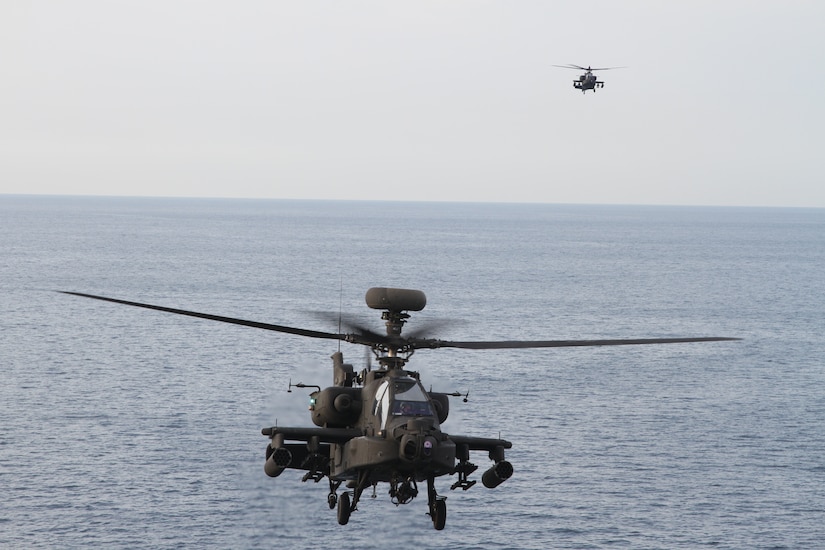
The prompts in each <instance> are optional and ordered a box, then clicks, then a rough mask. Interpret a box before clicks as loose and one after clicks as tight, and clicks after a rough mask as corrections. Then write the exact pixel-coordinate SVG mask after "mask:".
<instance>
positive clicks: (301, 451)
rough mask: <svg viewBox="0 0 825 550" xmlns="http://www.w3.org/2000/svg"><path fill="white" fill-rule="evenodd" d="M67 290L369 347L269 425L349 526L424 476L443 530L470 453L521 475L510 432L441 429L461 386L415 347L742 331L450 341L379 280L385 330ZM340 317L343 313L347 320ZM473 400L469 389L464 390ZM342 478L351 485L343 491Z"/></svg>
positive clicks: (498, 478) (338, 356) (501, 476)
mask: <svg viewBox="0 0 825 550" xmlns="http://www.w3.org/2000/svg"><path fill="white" fill-rule="evenodd" d="M61 292H62V293H64V294H70V295H73V296H82V297H85V298H94V299H96V300H104V301H107V302H114V303H117V304H124V305H129V306H136V307H141V308H146V309H152V310H156V311H163V312H167V313H175V314H178V315H187V316H190V317H198V318H201V319H209V320H213V321H220V322H224V323H232V324H236V325H243V326H249V327H255V328H260V329H264V330H271V331H275V332H284V333H288V334H295V335H298V336H306V337H309V338H321V339H328V340H338V341H339V342H340V341H344V342H349V343H353V344H360V345H363V346H367V347H368V348H370V349H371V350H372V352H373V354H374V355H375V357H376V359H377V361H378V363H379V365H380V366H379V368H377V369H375V370H373V369H369V368H367V369H364V370H363V371H362V372H360V373H358V374H356V373H355V371H354V369H353V367H352V365H350V364H347V363H344V357H343V354H342V353H341V352H340V351H337V352H335V353H334V354H333V355H332V371H333V385H332V386H330V387H328V388H326V389H323V390H322V389H321V388H320V387H319V386H313V385H307V384H303V383H298V384H292V382H291V381H290V384H289V386H290V387H289V389H290V391H291V389H292V387H298V388H317V389H316V390H315V391H313V392H312V393H311V394H310V407H309V410H310V416H311V418H312V422H313V423H314V424H315V425H316V426H317V427H314V428H309V427H300V428H290V427H281V426H273V427H270V428H264V429H263V430H262V433H263V435H265V436H268V437H269V438H270V440H271V441H270V443H269V444H268V445H267V447H266V462H265V465H264V471H265V472H266V474H267V475H269V476H270V477H277V476H279V475H280V474H281V473H283V471H284V470H285V469H287V468H294V469H298V470H303V471H305V472H306V473H305V474H304V476H303V479H302V480H303V481H304V482H306V481H308V480H310V479H311V480H313V481H314V482H316V483H317V482H319V481H321V480H322V479H324V478H327V479H328V481H329V493H328V495H327V503H328V505H329V508H330V509H331V510H332V509H335V508H336V506H337V516H338V523H339V524H341V525H346V524H347V523H348V521H349V519H350V514H351V513H352V512H354V511H356V510H357V509H358V502H359V500H360V499H361V495H362V493H363V491H364V489H366V488H368V487H370V486H372V487H373V491H374V490H375V487H376V486H377V484H378V483H388V484H389V496H390V499H391V501H392V502H393V503H394V504H396V505H401V504H407V503H409V502H411V501H412V500H413V499H414V498H415V497H416V496H418V483H419V482H424V481H426V482H427V506H428V510H429V512H428V513H429V515H430V517H431V519H432V522H433V527H435V529H438V530H441V529H443V528H444V525H445V522H446V519H447V504H446V497H444V496H441V495H439V494H438V493H437V492H436V488H435V479H436V478H437V477H440V476H443V475H450V476H452V475H457V480H456V481H455V482H454V483H453V484H452V486H451V487H450V489H452V490H454V489H458V488H461V489H463V490H465V491H466V490H467V489H470V488H471V487H472V486H473V485H475V483H476V481H475V480H471V479H470V477H469V476H470V475H471V474H472V473H473V472H475V470H476V469H477V468H478V467H477V466H476V465H475V464H473V463H472V462H470V452H471V451H486V452H487V455H488V457H489V459H490V460H491V461H492V465H491V466H490V467H489V468H488V469H487V470H486V471H485V472H484V474H482V476H481V482H482V484H483V485H484V486H485V487H487V488H491V489H492V488H495V487H497V486H499V485H500V484H501V483H503V482H504V481H506V480H507V479H509V478H510V477H511V476H512V475H513V466H512V465H511V464H510V462H508V461H507V460H506V459H505V456H504V451H505V449H510V448H511V447H512V443H511V442H510V441H507V440H505V439H499V438H486V437H472V436H465V435H455V434H448V433H446V432H444V431H443V430H442V425H443V424H444V422H445V421H446V420H447V417H448V414H449V408H450V401H449V397H450V396H454V397H460V396H461V394H460V393H457V392H456V393H449V394H448V393H439V392H433V391H427V390H425V389H424V386H423V385H422V383H421V381H420V379H419V375H418V373H417V372H414V371H410V370H406V369H405V366H406V364H407V362H408V360H409V358H410V356H411V355H412V354H413V353H414V352H415V350H417V349H436V348H462V349H508V348H509V349H512V348H551V347H568V346H618V345H633V344H670V343H680V342H712V341H722V340H738V338H722V337H698V338H647V339H622V340H534V341H519V340H506V341H479V342H468V341H449V340H438V339H433V338H423V337H419V336H417V335H416V334H420V333H413V334H410V335H407V336H402V335H401V330H402V328H403V326H404V324H405V323H406V322H407V320H408V319H409V318H410V315H409V313H407V312H408V311H421V310H422V309H424V306H425V305H426V303H427V298H426V296H425V295H424V293H423V292H421V291H420V290H406V289H394V288H384V287H377V288H371V289H369V290H368V291H367V293H366V297H365V298H366V302H367V306H369V307H370V308H372V309H377V310H382V314H381V318H382V319H383V320H384V321H385V324H386V334H379V333H375V332H372V331H370V330H368V329H366V328H363V327H359V326H357V325H355V324H352V323H347V328H348V329H351V330H352V332H350V333H331V332H320V331H315V330H307V329H302V328H295V327H288V326H283V325H273V324H269V323H260V322H255V321H246V320H243V319H236V318H232V317H222V316H218V315H210V314H206V313H198V312H195V311H188V310H182V309H173V308H168V307H163V306H156V305H151V304H144V303H139V302H131V301H126V300H119V299H115V298H107V297H104V296H96V295H92V294H84V293H80V292H67V291H61ZM340 322H341V321H340V320H339V323H340ZM464 400H465V401H466V400H467V398H466V395H465V396H464ZM342 483H346V488H347V489H350V490H351V491H349V490H345V491H343V492H341V494H340V495H338V490H339V488H340V486H341V484H342Z"/></svg>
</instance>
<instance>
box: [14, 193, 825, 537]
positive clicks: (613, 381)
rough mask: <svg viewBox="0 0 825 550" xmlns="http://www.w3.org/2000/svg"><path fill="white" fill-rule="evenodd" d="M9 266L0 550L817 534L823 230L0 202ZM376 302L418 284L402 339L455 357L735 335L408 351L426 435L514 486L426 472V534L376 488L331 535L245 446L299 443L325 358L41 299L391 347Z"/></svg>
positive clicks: (418, 510)
mask: <svg viewBox="0 0 825 550" xmlns="http://www.w3.org/2000/svg"><path fill="white" fill-rule="evenodd" d="M0 251H2V262H0V291H1V292H2V299H0V327H1V330H2V333H0V334H1V336H0V368H1V369H2V370H1V371H0V372H2V384H0V426H2V430H0V488H2V500H1V501H0V547H9V548H11V547H14V548H22V547H29V548H40V547H43V548H47V547H55V548H80V547H91V546H96V547H108V548H117V547H129V548H139V547H144V548H260V547H279V548H309V547H319V548H335V547H349V548H387V547H409V548H542V549H544V548H614V547H618V548H702V547H713V548H810V547H816V546H819V545H821V544H822V541H823V540H825V527H823V525H825V521H824V520H825V490H823V487H825V373H823V358H825V337H823V328H825V276H823V273H825V210H822V209H771V208H698V207H697V208H688V207H650V206H574V205H526V204H470V203H467V204H448V203H423V202H422V203H400V202H398V203H393V202H323V201H264V200H254V201H253V200H217V199H215V200H208V199H149V198H95V197H27V196H0ZM371 286H392V287H403V288H416V289H420V290H423V291H424V292H425V293H426V295H427V298H428V304H427V307H426V309H425V310H424V311H422V312H419V313H414V314H413V316H412V318H411V320H410V321H409V324H408V330H414V328H415V327H416V324H419V326H429V327H431V331H432V332H433V334H430V336H434V337H438V338H442V339H447V340H516V339H523V340H540V339H578V338H584V339H591V338H645V337H651V338H653V337H667V336H731V337H739V338H742V340H741V341H738V342H719V343H694V344H675V345H660V346H633V347H630V346H621V347H597V348H563V349H525V350H495V351H475V350H458V349H441V350H419V351H418V352H416V353H415V354H414V356H413V357H412V358H411V359H410V363H409V365H408V367H409V368H410V369H412V370H416V371H419V372H420V373H421V377H422V380H423V382H424V384H425V386H426V387H428V388H429V387H432V388H433V390H436V391H445V392H453V391H458V392H461V393H462V394H467V393H468V392H469V393H468V401H467V402H466V403H464V402H463V401H462V399H460V398H454V399H453V402H452V406H451V412H450V418H449V419H448V421H447V422H446V423H445V425H444V426H443V429H444V430H445V431H447V432H448V433H456V434H464V435H472V436H480V437H499V436H500V437H503V438H506V439H508V440H510V441H512V442H513V448H512V449H511V450H509V451H508V452H507V459H508V460H509V461H510V462H511V463H512V464H513V466H514V468H515V473H514V475H513V477H512V478H511V479H510V480H508V481H507V482H505V483H504V484H502V485H501V486H499V487H497V488H495V489H492V490H489V489H486V488H485V487H483V486H482V485H481V484H478V485H476V486H475V487H473V488H471V489H470V490H468V491H466V492H465V491H461V490H460V489H459V490H457V491H450V489H449V486H450V485H451V484H452V483H453V481H454V480H455V478H453V477H445V478H440V479H439V480H437V489H438V491H439V493H440V494H442V495H445V496H447V497H448V499H447V508H448V513H447V525H446V528H445V529H444V530H443V531H435V530H433V529H432V524H431V522H430V520H429V518H428V516H427V515H426V511H427V507H426V497H425V496H421V497H419V498H417V499H415V500H413V501H412V503H410V504H408V505H404V506H398V507H396V506H395V505H393V504H392V503H391V502H390V499H389V497H388V495H387V494H386V491H387V487H386V485H379V486H378V487H377V488H376V493H375V496H376V498H372V490H371V489H368V490H367V491H365V493H364V496H363V498H362V500H361V502H360V504H359V506H358V510H357V511H356V512H354V513H353V515H352V518H351V519H350V522H349V524H348V525H346V526H340V525H338V524H337V521H336V517H335V512H334V511H330V510H329V508H328V506H327V502H326V495H327V492H328V485H327V483H326V482H325V481H324V482H321V483H318V484H316V483H314V482H312V481H309V482H306V483H302V482H301V476H302V472H300V471H297V470H288V471H286V472H285V473H284V474H283V475H281V476H280V477H279V478H277V479H271V478H268V477H267V476H266V475H265V474H264V472H263V462H264V449H265V447H266V444H267V443H268V440H267V439H266V438H265V437H264V436H262V435H261V431H260V430H261V428H263V427H267V426H272V425H275V424H276V423H277V424H278V425H280V426H308V425H311V422H310V420H309V416H308V412H307V410H306V406H307V391H306V390H303V391H299V390H297V389H294V388H293V391H292V392H288V391H287V390H288V389H289V383H290V381H291V382H292V383H296V382H304V383H305V384H317V385H320V386H322V387H323V386H327V385H331V383H332V374H331V361H330V359H329V356H330V355H331V354H332V353H333V352H335V351H336V350H337V349H338V344H337V343H336V342H334V341H330V340H313V339H307V338H301V337H298V336H292V335H288V334H279V333H273V332H267V331H263V330H258V329H253V328H245V327H239V326H234V325H227V324H221V323H216V322H211V321H206V320H198V319H192V318H188V317H180V316H175V315H170V314H165V313H160V312H153V311H147V310H142V309H138V308H131V307H127V306H119V305H115V304H111V303H105V302H99V301H94V300H88V299H83V298H79V297H74V296H69V295H66V294H60V293H57V292H55V291H58V290H68V291H77V292H86V293H92V294H101V295H105V296H112V297H116V298H122V299H126V300H134V301H140V302H149V303H154V304H160V305H164V306H168V307H176V308H183V309H189V310H195V311H202V312H207V313H213V314H217V315H224V316H230V317H238V318H243V319H250V320H257V321H264V322H269V323H277V324H283V325H289V326H297V327H302V328H309V329H313V330H320V331H329V332H337V331H338V327H337V325H336V323H335V318H336V317H337V315H338V314H339V313H341V314H344V315H346V316H347V317H348V318H349V319H354V320H356V321H357V322H359V323H363V324H365V325H368V326H370V327H372V328H373V329H374V330H381V326H382V322H381V320H380V312H377V311H374V310H369V309H367V308H366V306H365V304H364V302H363V295H364V292H365V291H366V289H367V288H369V287H371ZM319 312H322V313H319ZM341 351H343V352H344V355H345V358H346V360H347V361H348V362H351V363H353V364H354V365H355V368H356V370H360V369H362V368H367V367H368V365H369V364H370V363H369V359H368V358H367V357H366V356H365V353H364V349H363V348H360V347H358V346H354V345H350V344H346V343H344V344H341ZM472 460H473V462H475V463H477V464H479V465H480V467H481V468H480V470H479V472H481V471H483V470H484V469H486V467H487V464H488V458H487V457H486V456H485V453H476V454H474V455H473V457H472ZM479 475H480V473H479ZM476 477H478V476H476Z"/></svg>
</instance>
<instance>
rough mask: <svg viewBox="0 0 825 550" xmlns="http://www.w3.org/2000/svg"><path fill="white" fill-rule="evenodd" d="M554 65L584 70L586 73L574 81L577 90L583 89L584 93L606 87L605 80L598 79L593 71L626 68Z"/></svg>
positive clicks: (594, 91)
mask: <svg viewBox="0 0 825 550" xmlns="http://www.w3.org/2000/svg"><path fill="white" fill-rule="evenodd" d="M553 66H554V67H561V68H562V69H578V70H580V71H584V74H583V75H581V76H580V77H579V78H578V80H574V81H573V87H574V88H576V89H577V90H581V91H582V93H585V92H586V91H587V90H593V93H594V94H595V93H596V88H604V82H602V81H601V80H597V79H596V75H594V74H593V71H609V70H610V69H624V68H625V67H601V68H598V69H591V68H590V66H588V67H587V68H584V67H579V66H578V65H573V64H570V65H553Z"/></svg>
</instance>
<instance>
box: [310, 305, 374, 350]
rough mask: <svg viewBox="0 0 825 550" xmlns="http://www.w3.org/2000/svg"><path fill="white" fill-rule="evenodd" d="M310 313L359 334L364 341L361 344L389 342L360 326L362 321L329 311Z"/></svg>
mask: <svg viewBox="0 0 825 550" xmlns="http://www.w3.org/2000/svg"><path fill="white" fill-rule="evenodd" d="M309 313H310V314H312V315H313V316H315V317H317V318H318V319H320V320H322V321H327V322H333V323H337V324H338V325H340V326H341V327H344V328H346V329H347V330H351V331H354V332H355V333H357V334H359V335H360V336H361V337H362V338H363V340H364V341H363V342H359V343H366V341H369V342H374V343H376V344H377V343H381V342H386V341H387V340H388V339H387V337H386V336H385V335H383V334H378V333H377V332H373V331H372V330H370V329H368V328H367V327H365V326H364V325H362V324H360V321H358V320H356V319H354V318H352V317H350V316H349V315H344V314H341V313H332V312H327V311H310V312H309Z"/></svg>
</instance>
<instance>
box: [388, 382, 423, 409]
mask: <svg viewBox="0 0 825 550" xmlns="http://www.w3.org/2000/svg"><path fill="white" fill-rule="evenodd" d="M392 386H393V388H392V389H393V401H392V414H394V415H401V416H432V414H433V411H432V408H431V407H430V399H429V397H427V394H426V393H424V390H422V389H421V385H419V384H418V383H417V382H416V381H415V380H413V379H411V378H410V379H397V380H394V381H393V383H392Z"/></svg>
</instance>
